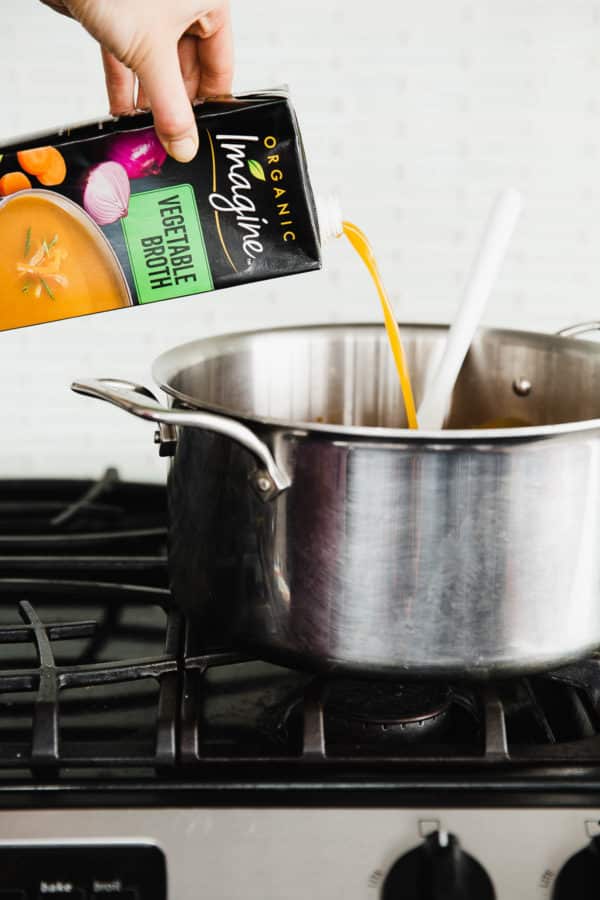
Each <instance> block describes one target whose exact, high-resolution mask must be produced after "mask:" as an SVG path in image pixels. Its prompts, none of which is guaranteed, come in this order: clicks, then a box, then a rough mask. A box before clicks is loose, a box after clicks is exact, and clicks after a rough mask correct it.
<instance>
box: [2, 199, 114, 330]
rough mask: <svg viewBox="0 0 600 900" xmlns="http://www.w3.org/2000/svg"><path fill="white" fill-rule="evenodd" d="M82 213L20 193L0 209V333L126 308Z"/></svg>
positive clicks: (103, 249)
mask: <svg viewBox="0 0 600 900" xmlns="http://www.w3.org/2000/svg"><path fill="white" fill-rule="evenodd" d="M85 215H86V214H85V213H83V211H82V220H81V221H80V220H79V218H76V217H75V216H74V215H71V213H70V212H68V210H66V209H64V208H63V207H62V206H60V205H59V204H58V202H56V203H55V202H53V201H52V200H49V199H47V198H45V197H40V196H36V195H35V194H32V195H28V194H26V193H25V194H22V195H19V196H17V197H15V198H14V199H8V200H6V201H5V202H4V204H3V205H2V207H0V284H1V285H2V293H1V294H0V330H3V329H5V328H19V327H20V326H22V325H36V324H38V323H40V322H49V321H52V320H55V319H65V318H69V317H70V316H81V315H86V314H87V313H94V312H102V311H104V310H109V309H116V308H118V307H123V306H129V305H130V300H129V295H128V292H127V287H126V283H125V280H124V276H123V274H122V272H121V271H120V268H119V267H118V264H117V263H116V261H115V259H114V256H113V254H112V252H111V251H110V250H109V248H108V244H107V242H106V240H105V238H104V237H103V235H101V234H100V233H98V231H97V230H96V228H95V226H93V225H92V223H91V222H90V226H89V228H86V223H85V220H84V219H83V216H85ZM44 242H45V248H44Z"/></svg>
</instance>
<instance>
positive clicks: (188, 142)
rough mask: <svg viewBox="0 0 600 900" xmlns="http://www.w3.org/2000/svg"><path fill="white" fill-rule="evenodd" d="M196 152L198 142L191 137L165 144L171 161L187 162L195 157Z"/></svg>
mask: <svg viewBox="0 0 600 900" xmlns="http://www.w3.org/2000/svg"><path fill="white" fill-rule="evenodd" d="M197 150H198V141H196V140H194V138H192V137H183V138H178V139H177V140H176V141H169V142H168V144H167V152H168V153H169V156H172V157H173V159H176V160H178V162H189V161H190V160H191V159H193V158H194V157H195V155H196V152H197Z"/></svg>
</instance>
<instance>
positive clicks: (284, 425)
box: [152, 321, 600, 445]
mask: <svg viewBox="0 0 600 900" xmlns="http://www.w3.org/2000/svg"><path fill="white" fill-rule="evenodd" d="M399 324H400V330H401V331H402V329H406V328H416V329H420V330H424V331H434V332H435V331H448V328H449V326H448V325H446V324H436V323H421V322H405V323H402V322H401V323H399ZM383 327H384V326H383V325H381V324H380V323H379V322H373V321H366V322H335V323H324V324H321V325H319V324H316V325H315V324H312V325H294V326H282V327H278V328H264V329H258V330H253V331H238V332H233V333H231V334H222V335H215V336H213V337H206V338H200V339H197V340H195V341H188V342H186V343H185V344H179V345H178V346H176V347H172V348H171V349H169V350H166V351H165V352H163V353H161V354H160V356H158V357H157V358H156V359H155V360H154V362H153V364H152V375H153V378H154V380H155V381H156V383H157V384H158V385H159V387H160V388H161V390H163V391H164V392H165V394H167V395H168V396H169V397H172V398H173V399H175V400H179V401H180V402H181V403H184V404H185V405H186V406H187V407H191V408H192V409H202V410H207V411H210V412H214V413H217V414H219V415H222V416H227V417H228V418H231V419H236V420H238V421H240V422H244V423H246V424H248V425H255V426H256V425H259V426H264V427H266V428H271V429H276V430H278V431H282V432H283V431H285V432H288V433H289V432H291V433H301V434H303V435H304V434H315V435H319V436H324V437H329V438H334V439H335V438H340V439H344V438H354V439H365V438H366V439H371V440H374V441H375V442H377V443H379V442H381V441H394V442H397V441H402V442H407V443H428V444H435V443H439V444H444V445H447V444H451V443H473V444H478V445H480V444H487V443H494V444H496V443H500V442H503V441H528V440H529V441H530V440H532V439H536V438H548V437H559V436H561V435H570V434H579V433H583V434H585V433H587V432H591V431H595V430H600V418H596V419H582V420H579V421H573V422H561V423H559V424H556V425H528V426H523V427H518V428H517V427H513V428H448V429H440V430H433V431H430V430H425V429H420V428H419V429H417V430H413V429H410V428H383V427H378V426H363V425H334V424H331V423H328V422H306V421H302V420H289V419H285V418H275V417H271V416H259V415H256V414H254V413H248V412H244V411H241V410H235V409H232V408H231V407H228V406H224V405H222V404H219V403H208V402H205V401H200V400H199V399H198V398H197V397H193V396H191V395H189V394H186V393H184V392H183V391H179V390H177V389H176V388H174V387H173V386H172V385H171V384H170V383H169V374H168V373H169V371H172V370H173V369H174V368H176V367H177V368H178V370H181V369H184V368H186V365H185V363H184V361H183V360H184V359H185V358H188V357H190V358H193V360H194V361H193V363H192V362H190V363H189V365H192V364H193V365H197V364H198V363H201V362H203V361H204V360H206V359H209V358H211V357H213V356H215V355H218V354H219V353H220V352H223V353H224V352H227V351H229V350H231V349H232V345H234V344H237V343H240V342H243V341H244V340H245V339H248V338H256V337H258V336H266V335H277V334H295V333H297V332H310V331H329V332H332V331H335V330H340V331H343V330H345V329H352V328H358V329H363V328H364V329H367V328H369V329H377V330H379V329H381V330H383ZM477 333H478V334H482V333H483V334H488V335H497V336H500V337H511V338H515V337H518V336H520V337H521V338H526V339H527V340H528V341H529V342H532V341H533V342H539V343H540V344H545V345H547V344H548V342H550V343H551V344H556V346H561V345H563V344H564V345H567V346H565V349H571V350H575V351H578V352H580V353H581V352H582V351H586V350H587V352H588V353H589V352H590V347H594V348H595V352H597V353H600V344H598V343H597V342H595V341H586V340H581V339H578V338H575V337H561V336H560V335H553V334H547V333H546V332H538V331H526V330H523V329H510V328H479V329H478V332H477ZM203 349H210V352H209V353H202V351H203ZM176 360H179V361H178V362H176Z"/></svg>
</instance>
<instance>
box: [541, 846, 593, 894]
mask: <svg viewBox="0 0 600 900" xmlns="http://www.w3.org/2000/svg"><path fill="white" fill-rule="evenodd" d="M599 883H600V838H597V837H596V838H592V840H591V841H590V843H589V844H588V845H587V847H584V849H583V850H580V851H579V853H576V854H575V856H572V857H571V859H569V860H568V862H567V863H565V865H564V866H563V868H562V869H561V870H560V872H559V873H558V875H557V877H556V881H555V882H554V890H553V892H552V900H574V898H577V900H587V898H588V897H593V898H596V897H598V884H599Z"/></svg>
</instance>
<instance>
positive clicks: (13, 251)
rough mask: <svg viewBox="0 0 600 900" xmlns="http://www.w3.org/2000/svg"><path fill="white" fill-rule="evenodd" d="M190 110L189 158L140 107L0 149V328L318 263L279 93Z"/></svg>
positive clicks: (309, 205) (295, 146)
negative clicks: (192, 142)
mask: <svg viewBox="0 0 600 900" xmlns="http://www.w3.org/2000/svg"><path fill="white" fill-rule="evenodd" d="M195 115H196V120H197V124H198V131H199V136H200V144H199V150H198V154H197V156H196V158H195V159H194V160H193V161H192V162H190V163H186V164H182V163H178V162H175V161H174V160H172V159H171V158H169V157H167V156H166V154H165V151H164V149H163V148H162V146H161V145H160V143H159V141H158V138H157V137H156V133H155V131H154V128H153V126H152V118H151V116H150V115H149V114H141V115H136V116H132V117H127V118H121V119H111V120H108V121H104V122H100V123H94V124H93V125H83V126H79V127H75V128H67V129H62V130H61V131H58V132H55V133H51V134H49V133H46V134H42V135H36V136H35V137H29V138H26V139H21V140H19V141H18V142H15V143H13V144H11V145H8V146H5V147H3V148H0V237H1V239H0V275H1V278H2V290H1V292H0V330H5V329H9V328H18V327H21V326H24V325H32V324H38V323H41V322H48V321H52V320H56V319H64V318H69V317H71V316H80V315H87V314H89V313H94V312H101V311H105V310H110V309H117V308H120V307H127V306H137V305H144V304H146V303H155V302H157V301H160V300H167V299H171V298H175V297H184V296H189V295H191V294H199V293H202V292H205V291H212V290H217V289H219V288H223V287H230V286H233V285H238V284H244V283H246V282H251V281H259V280H262V279H268V278H276V277H278V276H282V275H291V274H294V273H299V272H306V271H309V270H311V269H318V268H320V265H321V254H320V245H319V233H318V225H317V219H316V213H315V205H314V199H313V195H312V190H311V186H310V182H309V178H308V171H307V165H306V159H305V155H304V150H303V147H302V140H301V137H300V132H299V129H298V124H297V120H296V116H295V113H294V110H293V108H292V106H291V103H290V101H289V99H288V97H287V94H286V93H285V92H283V91H276V92H271V93H260V94H251V95H244V96H240V97H232V98H227V99H219V100H212V101H206V102H204V103H202V104H199V105H197V106H196V107H195Z"/></svg>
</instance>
